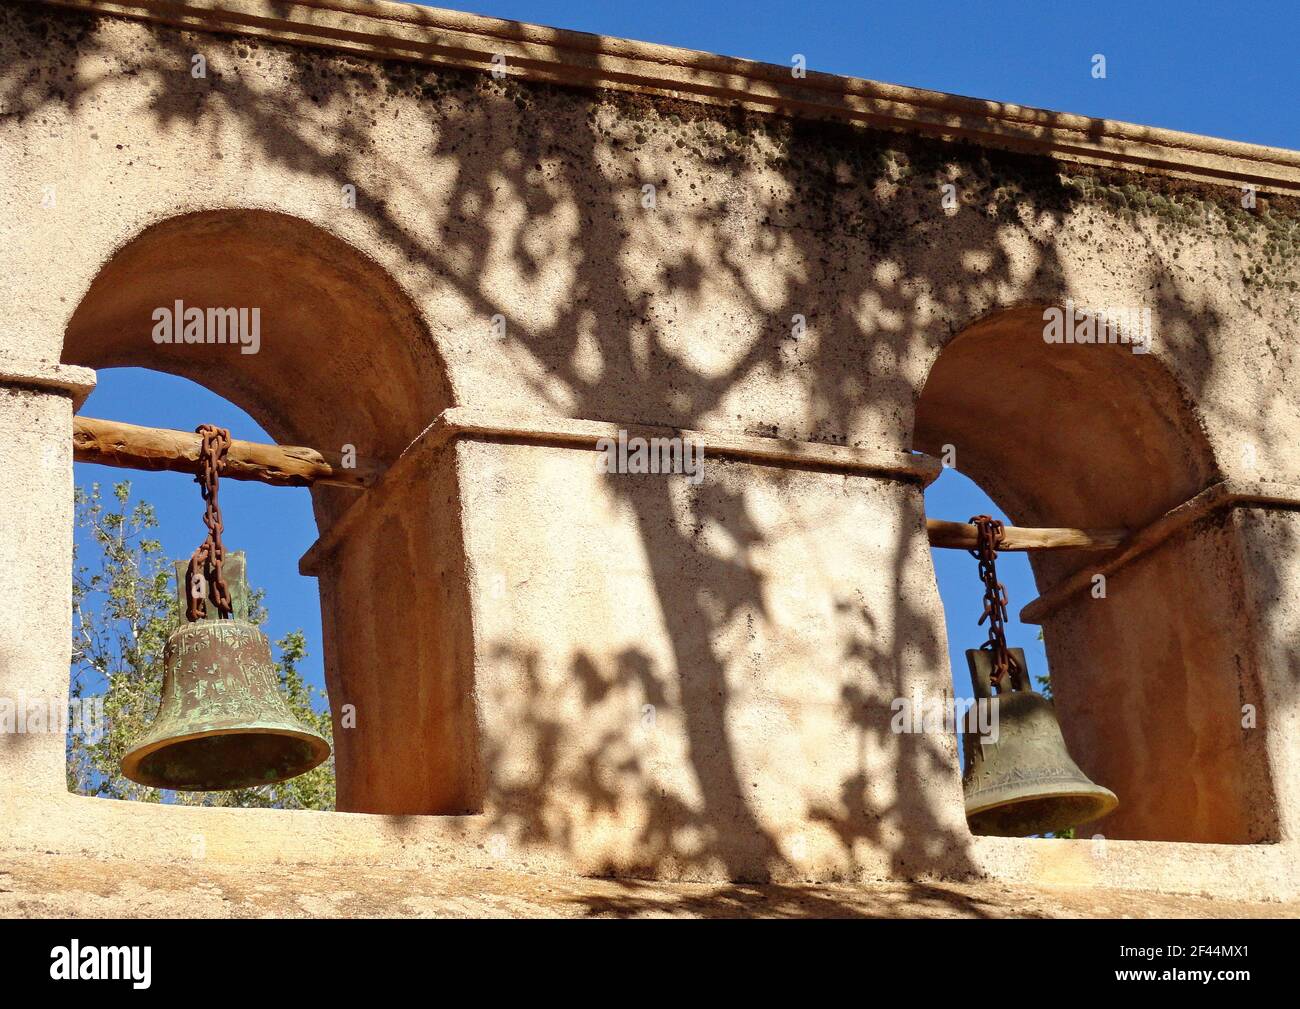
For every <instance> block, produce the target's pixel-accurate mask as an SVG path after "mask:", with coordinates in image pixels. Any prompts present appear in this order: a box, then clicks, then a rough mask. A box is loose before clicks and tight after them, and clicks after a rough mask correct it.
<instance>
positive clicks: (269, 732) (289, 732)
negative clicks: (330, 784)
mask: <svg viewBox="0 0 1300 1009" xmlns="http://www.w3.org/2000/svg"><path fill="white" fill-rule="evenodd" d="M233 735H266V736H291V737H293V738H295V739H300V740H303V741H304V742H306V743H308V744H309V745H310V746H311V750H312V762H311V763H310V764H308V765H307V766H306V767H304V768H302V769H301V770H296V771H294V772H293V773H292V774H286V775H285V776H284V777H281V778H271V779H269V780H266V781H259V782H257V785H278V784H279V783H280V782H282V781H289V780H291V779H293V778H296V777H298V776H299V775H301V774H306V773H307V772H308V771H314V770H315V769H316V768H317V767H319V766H320V765H321V764H323V763H325V761H326V760H328V759H329V755H330V753H331V752H332V751H333V748H332V747H331V746H330V744H329V742H328V741H327V740H326V739H325V737H324V736H322V735H320V734H319V733H316V732H312V731H311V730H310V729H307V728H302V729H291V728H288V727H287V726H286V727H283V728H282V727H278V726H250V725H242V726H239V725H234V726H230V727H229V728H224V729H200V730H199V731H197V732H187V733H184V734H183V735H179V736H166V737H164V738H162V739H155V740H152V741H150V742H146V743H140V744H139V745H137V746H135V747H133V748H132V749H130V750H128V751H127V752H126V753H125V754H123V755H122V765H121V766H122V774H123V776H124V777H127V778H129V779H130V780H131V781H134V782H135V783H136V784H137V785H144V786H146V787H147V788H161V789H166V790H167V791H169V792H227V791H230V788H178V787H177V786H176V785H168V784H161V783H159V780H158V779H154V780H145V777H144V776H139V777H137V773H138V772H139V770H140V763H141V761H143V760H144V758H145V757H148V756H150V755H151V754H153V753H156V752H157V751H158V750H160V749H162V748H163V747H164V746H172V745H174V744H176V743H187V742H189V741H190V740H193V739H209V738H212V737H215V736H233ZM231 787H232V788H252V787H255V786H253V785H234V786H231Z"/></svg>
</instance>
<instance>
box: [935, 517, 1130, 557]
mask: <svg viewBox="0 0 1300 1009" xmlns="http://www.w3.org/2000/svg"><path fill="white" fill-rule="evenodd" d="M925 525H926V529H927V530H928V531H929V533H930V546H932V547H943V548H945V549H952V550H974V549H975V545H976V542H977V536H978V531H977V530H976V528H975V527H974V526H973V525H968V524H967V523H965V522H944V521H942V520H941V519H926V522H925ZM1004 528H1005V535H1004V537H1003V540H1002V546H1001V547H999V548H998V549H999V550H1114V549H1115V548H1116V547H1117V546H1119V545H1120V544H1121V543H1123V542H1124V540H1125V538H1126V537H1127V536H1128V530H1127V529H1030V528H1027V527H1024V526H1006V527H1004Z"/></svg>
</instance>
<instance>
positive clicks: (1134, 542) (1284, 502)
mask: <svg viewBox="0 0 1300 1009" xmlns="http://www.w3.org/2000/svg"><path fill="white" fill-rule="evenodd" d="M1249 507H1255V508H1300V485H1297V484H1290V483H1270V482H1267V481H1250V480H1224V481H1222V482H1221V483H1216V484H1214V485H1213V486H1210V487H1207V488H1206V489H1205V490H1203V491H1201V493H1199V494H1197V495H1196V496H1195V497H1194V498H1192V499H1191V500H1190V501H1185V502H1183V503H1182V504H1180V505H1179V506H1178V507H1177V508H1173V509H1171V510H1170V511H1167V512H1165V514H1164V515H1162V516H1160V518H1158V519H1156V520H1155V521H1154V522H1152V523H1151V524H1150V525H1148V526H1144V527H1143V528H1142V529H1139V530H1138V531H1137V532H1135V533H1133V535H1131V536H1130V537H1129V538H1128V539H1127V540H1125V541H1124V543H1122V544H1121V545H1120V548H1119V552H1118V553H1116V554H1115V555H1114V556H1112V557H1111V558H1110V559H1108V560H1106V561H1104V562H1103V563H1101V564H1098V565H1097V566H1096V567H1091V566H1090V567H1087V568H1084V569H1082V570H1080V571H1076V572H1075V573H1074V574H1073V575H1071V576H1070V577H1068V578H1066V579H1065V580H1064V581H1062V582H1059V583H1058V584H1056V585H1053V586H1052V587H1051V588H1050V589H1048V590H1047V591H1046V592H1044V593H1043V594H1042V595H1041V596H1039V597H1038V598H1037V599H1035V600H1034V601H1033V602H1031V603H1028V604H1027V605H1026V606H1025V607H1024V608H1023V609H1022V610H1021V611H1020V620H1021V622H1022V623H1026V624H1041V623H1042V622H1043V621H1044V620H1046V619H1047V618H1048V617H1050V616H1051V615H1052V614H1053V613H1055V612H1056V611H1057V610H1058V609H1060V608H1061V606H1063V605H1064V604H1065V603H1067V602H1068V601H1069V600H1070V599H1072V598H1073V597H1074V596H1076V595H1078V594H1080V593H1082V592H1086V591H1088V590H1089V589H1090V588H1091V587H1092V579H1093V578H1094V577H1095V576H1096V575H1105V576H1106V577H1107V578H1109V577H1110V576H1111V575H1112V574H1113V573H1114V572H1116V571H1118V570H1119V569H1120V568H1123V567H1125V566H1127V565H1129V564H1131V563H1133V561H1135V560H1137V559H1138V558H1139V557H1141V556H1143V555H1144V554H1148V553H1150V552H1151V551H1152V550H1154V549H1155V548H1156V547H1158V546H1160V545H1161V544H1162V543H1164V542H1165V541H1166V540H1168V539H1169V538H1170V537H1172V536H1174V535H1176V534H1178V533H1180V532H1182V531H1183V530H1184V529H1186V528H1187V527H1189V526H1190V525H1192V524H1193V523H1195V522H1199V521H1200V520H1201V519H1203V518H1206V517H1207V516H1209V515H1212V514H1214V513H1215V512H1218V511H1222V510H1223V509H1225V508H1249Z"/></svg>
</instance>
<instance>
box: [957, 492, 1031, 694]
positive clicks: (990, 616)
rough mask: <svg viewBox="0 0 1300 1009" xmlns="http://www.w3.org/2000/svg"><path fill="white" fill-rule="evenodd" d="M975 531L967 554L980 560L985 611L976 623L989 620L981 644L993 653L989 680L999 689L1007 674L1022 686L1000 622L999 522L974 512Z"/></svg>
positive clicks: (1003, 615) (1003, 598)
mask: <svg viewBox="0 0 1300 1009" xmlns="http://www.w3.org/2000/svg"><path fill="white" fill-rule="evenodd" d="M970 523H971V525H973V526H974V527H975V529H976V532H977V539H976V547H975V549H974V550H972V551H971V552H970V555H971V556H972V557H974V558H975V559H976V560H978V561H979V577H980V581H982V582H983V583H984V612H983V614H981V615H980V619H979V623H980V624H981V625H982V624H983V623H984V621H985V620H987V621H988V622H989V638H988V640H987V641H985V642H984V644H982V645H981V646H980V647H981V648H982V649H984V650H985V651H987V652H991V653H992V655H993V672H992V674H991V675H990V676H989V680H990V682H991V683H992V684H993V686H995V687H997V689H998V692H999V693H1001V692H1002V691H1003V690H1004V689H1006V687H1005V684H1006V680H1007V676H1008V675H1010V677H1011V686H1012V687H1013V689H1018V690H1024V689H1027V685H1026V684H1025V683H1024V672H1023V670H1021V669H1020V666H1019V664H1018V663H1017V662H1016V660H1015V659H1014V658H1012V657H1011V653H1010V652H1009V651H1007V635H1006V629H1005V627H1004V626H1003V625H1004V624H1005V623H1006V619H1007V588H1006V586H1005V585H1003V584H1002V583H1001V582H1000V581H998V568H997V560H998V547H1000V546H1001V545H1002V537H1003V533H1004V530H1003V527H1002V523H1001V522H1000V521H998V520H997V519H995V518H991V517H990V516H988V515H973V516H971V520H970Z"/></svg>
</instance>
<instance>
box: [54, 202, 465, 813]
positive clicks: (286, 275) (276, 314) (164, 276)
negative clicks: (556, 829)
mask: <svg viewBox="0 0 1300 1009" xmlns="http://www.w3.org/2000/svg"><path fill="white" fill-rule="evenodd" d="M189 308H197V309H200V310H202V311H203V312H205V313H207V312H208V311H209V310H219V309H229V308H235V309H247V310H249V312H250V314H251V313H252V310H254V309H256V310H257V313H258V315H257V317H258V319H259V326H258V337H257V339H256V340H255V341H245V342H243V343H239V342H224V343H220V342H171V343H166V342H159V341H158V339H157V338H156V330H155V326H156V319H157V318H158V317H157V315H156V314H155V313H156V312H157V311H158V310H160V309H167V310H181V311H183V310H184V309H189ZM63 361H64V362H65V363H70V364H81V365H86V366H89V367H92V368H110V367H115V366H139V367H147V368H152V369H155V370H158V371H164V372H170V373H172V374H176V375H181V376H183V377H185V378H188V379H191V380H192V381H194V382H197V383H199V384H200V385H202V386H204V387H205V388H207V389H209V390H211V391H212V392H214V393H216V394H218V395H220V396H222V397H224V398H225V399H228V400H230V401H231V402H232V403H234V404H236V405H238V406H239V407H241V408H242V409H243V410H245V411H247V413H248V414H249V415H251V416H252V417H253V418H254V419H255V420H256V421H257V422H258V423H259V424H260V425H261V426H262V427H263V428H264V429H265V430H266V431H267V432H269V434H270V435H271V436H272V437H273V438H274V439H275V440H276V441H278V442H280V443H287V444H298V445H310V446H314V447H319V448H325V449H331V450H334V451H343V450H345V448H347V447H351V448H352V449H354V450H355V453H356V454H357V455H358V456H360V457H366V458H369V459H374V460H377V461H379V462H380V463H383V464H390V463H392V462H393V461H394V460H395V459H396V458H397V457H398V456H399V455H400V454H401V453H402V451H403V450H404V449H405V448H406V447H407V446H408V445H409V444H410V443H411V442H412V441H413V440H414V439H415V438H416V437H417V436H418V435H419V433H420V432H421V431H422V430H424V429H425V427H427V426H428V425H429V424H430V423H431V422H432V421H433V419H434V418H435V417H437V415H438V414H439V413H440V412H441V411H442V410H444V409H446V408H447V407H448V406H449V405H451V396H450V391H449V386H448V383H447V379H446V374H445V370H444V368H443V365H442V362H441V360H440V358H439V355H438V353H437V351H436V348H435V347H434V345H433V342H432V340H431V338H430V336H429V334H428V331H427V329H426V327H425V326H424V324H423V321H422V319H421V316H420V313H419V310H418V309H417V308H416V307H415V305H414V304H413V303H412V302H411V301H410V299H409V298H408V297H407V295H406V294H405V293H404V292H403V291H402V290H401V289H400V288H399V287H398V285H397V284H396V283H395V282H394V281H393V280H392V278H390V277H389V276H388V274H387V273H386V271H385V270H384V269H383V268H382V267H380V266H379V265H378V264H377V263H375V262H374V261H372V260H370V259H368V258H367V257H366V256H364V255H363V254H361V253H360V252H359V251H357V250H356V249H354V248H353V247H351V246H350V245H348V244H346V243H345V242H343V241H341V240H339V239H338V238H336V237H334V236H332V235H330V234H329V233H328V232H325V231H323V230H322V229H321V228H319V227H317V226H315V225H312V224H310V223H308V222H306V221H303V220H300V219H298V218H293V217H289V216H286V215H283V214H277V213H270V212H265V211H233V210H221V211H211V212H204V213H197V214H188V215H184V216H180V217H175V218H171V219H169V220H166V221H164V222H162V223H160V224H158V225H155V226H153V227H151V228H149V229H147V230H146V231H145V232H143V233H141V234H140V235H138V236H137V237H135V238H134V239H133V240H131V241H130V242H129V243H127V244H126V245H125V246H124V247H122V248H121V249H119V250H118V251H117V252H116V254H115V255H114V256H113V257H112V258H111V259H110V260H109V262H107V263H106V264H105V265H104V267H103V268H102V269H101V270H100V272H99V274H98V275H97V277H96V278H95V280H94V282H93V283H92V284H91V286H90V288H89V290H88V291H87V292H86V294H85V296H84V298H83V299H82V301H81V303H80V304H79V306H78V307H77V309H76V312H75V313H74V315H73V317H72V319H71V321H70V323H69V325H68V329H67V333H66V336H65V342H64V350H63ZM181 479H183V478H181ZM390 483H391V482H389V483H385V482H383V481H381V482H380V484H379V485H377V486H376V487H373V488H371V489H370V490H368V491H365V492H357V491H352V490H348V489H345V488H338V487H324V486H317V487H313V488H312V491H311V494H312V503H313V510H314V512H315V516H316V522H317V526H318V528H319V530H320V531H321V533H325V532H327V531H328V530H329V529H330V527H331V526H332V525H333V523H334V522H335V521H337V520H338V519H339V517H340V516H341V515H343V514H344V513H345V512H349V511H350V510H351V514H352V515H356V511H357V507H356V506H357V505H358V502H359V501H360V500H361V497H360V496H359V494H364V495H365V502H364V505H363V506H362V507H361V508H360V511H361V512H362V514H360V515H359V516H357V517H356V518H355V520H352V519H350V521H349V524H348V532H347V534H346V535H345V536H344V537H343V538H342V541H341V542H340V544H339V545H338V546H337V547H336V549H334V550H333V551H332V552H331V554H330V556H329V558H328V559H327V560H326V561H325V562H323V564H322V565H321V566H320V568H319V570H318V571H317V574H318V577H319V579H320V595H321V616H322V626H323V635H324V642H323V646H324V647H323V650H324V661H325V680H326V683H327V685H328V690H329V695H330V700H331V706H332V714H333V722H334V739H335V757H336V765H337V772H338V808H339V809H340V810H350V811H368V812H390V813H452V812H466V811H473V810H474V809H476V808H477V805H478V803H479V802H480V794H481V775H480V774H479V771H478V755H477V741H476V738H475V735H474V724H475V721H474V718H473V716H472V710H473V709H472V697H473V692H472V688H471V684H470V677H471V675H472V672H471V668H470V665H469V662H468V660H467V658H466V655H467V654H468V648H467V641H468V640H469V637H470V633H469V609H468V604H467V603H466V602H465V600H464V598H463V592H464V588H463V584H464V579H463V577H440V575H441V574H442V573H443V572H445V571H453V572H455V573H456V574H457V575H460V574H462V570H461V569H462V568H463V554H462V552H461V548H460V531H459V527H458V523H457V517H456V509H455V507H454V505H453V506H452V507H448V508H441V509H435V508H432V507H429V502H430V501H431V500H442V501H446V502H448V503H454V501H455V499H456V492H455V474H454V472H453V471H452V468H451V467H450V466H439V467H436V471H435V472H429V473H421V474H418V475H416V476H414V477H412V476H411V475H409V474H408V475H407V476H406V477H405V478H404V479H403V480H402V481H401V482H400V485H396V486H392V485H390ZM345 714H346V715H347V716H348V717H346V718H345V717H344V715H345Z"/></svg>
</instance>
